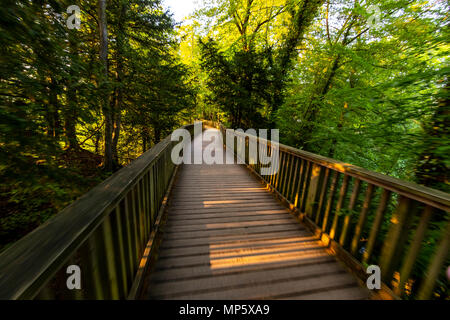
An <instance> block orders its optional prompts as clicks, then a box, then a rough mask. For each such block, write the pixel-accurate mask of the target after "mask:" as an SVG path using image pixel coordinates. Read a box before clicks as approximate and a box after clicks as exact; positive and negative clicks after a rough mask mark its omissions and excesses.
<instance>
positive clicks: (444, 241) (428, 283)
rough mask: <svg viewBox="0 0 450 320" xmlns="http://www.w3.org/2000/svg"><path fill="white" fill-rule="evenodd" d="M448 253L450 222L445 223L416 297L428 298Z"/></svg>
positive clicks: (420, 298) (449, 246) (449, 247)
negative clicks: (445, 226)
mask: <svg viewBox="0 0 450 320" xmlns="http://www.w3.org/2000/svg"><path fill="white" fill-rule="evenodd" d="M449 253H450V222H448V223H447V228H446V229H445V230H444V232H443V235H442V238H441V241H440V243H439V245H438V248H437V250H436V253H435V254H434V256H433V258H432V259H431V263H430V265H429V267H428V269H427V271H426V272H425V274H424V281H423V283H422V285H421V286H420V288H419V292H418V294H417V299H419V300H426V299H429V298H430V296H431V294H432V292H433V289H434V287H435V286H436V280H437V278H438V276H439V273H440V271H441V269H442V266H443V265H444V262H445V259H446V258H447V257H448V256H449Z"/></svg>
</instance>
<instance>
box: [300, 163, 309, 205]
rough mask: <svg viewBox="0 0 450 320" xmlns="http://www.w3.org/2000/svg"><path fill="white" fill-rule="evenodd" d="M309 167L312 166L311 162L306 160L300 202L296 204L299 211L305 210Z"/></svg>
mask: <svg viewBox="0 0 450 320" xmlns="http://www.w3.org/2000/svg"><path fill="white" fill-rule="evenodd" d="M311 168H312V164H311V162H310V161H307V164H306V172H305V175H304V179H303V186H302V196H301V198H300V202H299V205H298V209H299V210H300V212H301V213H304V212H305V205H306V197H307V195H308V187H309V179H310V175H311Z"/></svg>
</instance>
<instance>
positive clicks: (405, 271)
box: [394, 206, 433, 296]
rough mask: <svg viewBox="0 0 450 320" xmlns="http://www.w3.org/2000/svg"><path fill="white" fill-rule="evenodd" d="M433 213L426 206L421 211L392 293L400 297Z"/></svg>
mask: <svg viewBox="0 0 450 320" xmlns="http://www.w3.org/2000/svg"><path fill="white" fill-rule="evenodd" d="M432 213H433V208H432V207H430V206H426V207H425V209H424V210H423V213H422V216H421V218H420V221H419V225H418V227H417V230H416V232H415V234H414V237H413V242H412V243H411V246H410V248H409V250H408V253H407V254H406V258H405V261H404V262H403V266H402V268H401V269H400V281H399V285H398V287H397V288H395V290H394V292H395V293H396V294H397V295H398V296H401V295H402V294H403V292H404V289H405V284H406V282H407V281H408V279H409V276H410V275H411V271H412V269H413V266H414V263H415V262H416V259H417V257H418V255H419V251H420V248H421V246H422V241H423V239H424V237H425V232H426V231H427V227H428V222H429V221H430V218H431V215H432Z"/></svg>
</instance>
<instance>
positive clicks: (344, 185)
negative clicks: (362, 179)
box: [330, 174, 349, 239]
mask: <svg viewBox="0 0 450 320" xmlns="http://www.w3.org/2000/svg"><path fill="white" fill-rule="evenodd" d="M348 180H349V178H348V175H346V174H344V179H343V181H342V186H341V190H340V191H339V199H338V202H337V205H336V209H335V212H334V218H333V223H332V224H331V230H330V238H331V239H334V237H335V236H336V232H337V228H338V225H339V216H340V214H341V213H340V211H341V209H342V206H343V205H344V201H345V196H346V194H347V188H348Z"/></svg>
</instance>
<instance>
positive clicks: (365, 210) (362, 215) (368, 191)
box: [350, 183, 373, 256]
mask: <svg viewBox="0 0 450 320" xmlns="http://www.w3.org/2000/svg"><path fill="white" fill-rule="evenodd" d="M372 193H373V184H370V183H369V184H368V185H367V189H366V196H365V198H364V203H363V207H362V209H361V213H360V214H359V219H358V223H357V224H356V227H355V233H354V236H353V239H352V244H351V249H350V250H351V253H352V254H353V255H354V256H355V255H356V253H357V252H358V245H359V241H360V237H361V234H362V231H363V229H364V225H365V223H366V220H367V213H368V212H369V208H370V203H371V201H372Z"/></svg>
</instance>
